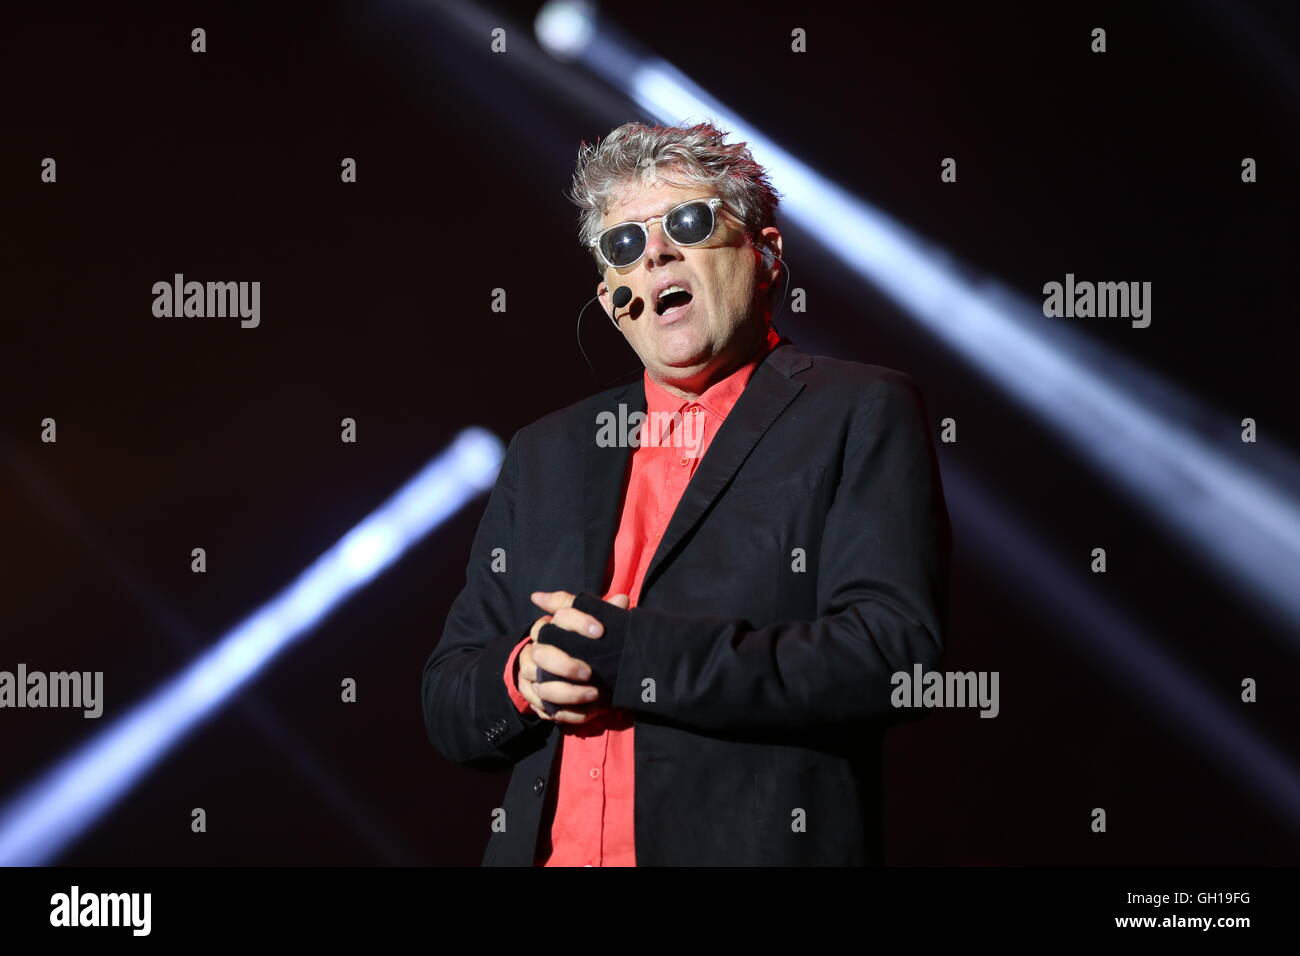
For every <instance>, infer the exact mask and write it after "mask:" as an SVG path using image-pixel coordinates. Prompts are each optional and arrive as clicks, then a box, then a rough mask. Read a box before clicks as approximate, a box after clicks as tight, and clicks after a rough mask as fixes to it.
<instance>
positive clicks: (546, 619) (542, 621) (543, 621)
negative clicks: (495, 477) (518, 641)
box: [528, 614, 551, 641]
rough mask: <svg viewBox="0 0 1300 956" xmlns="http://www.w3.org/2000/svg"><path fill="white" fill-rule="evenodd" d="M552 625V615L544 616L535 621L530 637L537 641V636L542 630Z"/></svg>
mask: <svg viewBox="0 0 1300 956" xmlns="http://www.w3.org/2000/svg"><path fill="white" fill-rule="evenodd" d="M550 623H551V615H549V614H543V615H542V616H541V617H539V618H538V619H537V620H535V621H533V626H532V627H531V628H530V629H529V631H528V636H529V637H530V638H532V639H533V640H534V641H536V640H537V635H538V633H539V632H540V631H541V629H542V628H543V627H545V626H546V625H547V624H550Z"/></svg>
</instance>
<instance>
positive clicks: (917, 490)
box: [421, 123, 950, 866]
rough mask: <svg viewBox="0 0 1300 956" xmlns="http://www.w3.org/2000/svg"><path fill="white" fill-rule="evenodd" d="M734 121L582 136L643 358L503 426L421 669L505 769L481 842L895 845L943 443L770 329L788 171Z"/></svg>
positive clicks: (730, 854) (608, 291) (880, 382)
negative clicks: (886, 768)
mask: <svg viewBox="0 0 1300 956" xmlns="http://www.w3.org/2000/svg"><path fill="white" fill-rule="evenodd" d="M726 135H727V134H725V133H723V132H720V131H719V130H717V129H715V128H714V127H713V126H711V125H709V124H707V123H702V124H699V125H695V126H691V127H689V128H682V127H668V128H665V127H658V126H654V127H650V126H645V125H643V124H639V123H629V124H626V125H624V126H620V127H619V128H617V129H615V130H614V131H612V132H611V133H610V134H609V135H608V136H606V137H605V138H604V139H603V140H601V141H600V142H598V143H597V144H596V145H594V146H589V145H587V144H583V146H582V148H581V149H580V151H579V157H578V166H577V171H576V173H575V176H574V189H573V200H574V202H576V203H577V205H578V206H579V207H580V209H581V210H582V212H581V217H580V227H579V229H580V241H581V242H582V244H583V246H584V247H586V248H588V249H589V250H590V251H591V253H592V255H593V257H594V258H595V260H596V265H597V269H598V270H599V272H600V274H601V281H600V282H599V283H598V285H597V293H598V295H599V299H600V302H601V304H602V305H603V306H604V308H605V311H606V313H607V314H608V315H609V316H610V318H611V320H612V321H613V322H614V324H615V325H616V326H617V327H618V329H619V331H620V332H621V333H622V334H623V336H624V337H625V338H626V339H627V342H628V344H629V345H630V346H631V347H632V349H633V350H634V351H635V352H636V354H637V356H638V357H639V358H640V360H641V363H642V364H643V365H644V366H645V369H644V372H643V373H639V374H638V375H637V376H636V377H635V379H634V380H633V381H630V382H626V383H624V384H621V385H618V386H615V387H614V388H611V389H609V390H607V391H603V392H601V393H600V394H598V395H595V396H592V397H591V398H588V399H585V400H583V401H581V402H578V403H576V404H574V405H571V406H569V407H568V408H564V409H561V410H559V411H556V412H552V413H551V414H549V415H546V416H545V417H543V418H541V419H539V420H538V421H536V422H534V423H533V424H531V425H528V426H527V427H525V428H522V429H520V430H519V431H518V432H517V433H516V434H515V435H514V437H513V438H512V439H511V441H510V443H509V447H508V449H507V451H506V457H505V461H504V463H503V465H502V469H501V473H500V475H499V476H498V479H497V482H496V486H495V487H494V488H493V490H492V494H491V496H490V498H489V500H488V504H487V509H486V511H485V513H484V515H483V519H482V522H481V523H480V525H479V528H478V532H477V534H476V535H475V538H474V544H473V549H472V552H471V555H470V561H469V566H468V569H467V573H466V583H465V587H464V589H463V590H462V591H461V592H460V594H459V596H458V597H457V598H456V600H455V602H454V603H453V604H452V607H451V611H450V613H449V615H448V617H447V622H446V627H445V629H444V631H443V635H442V640H441V641H440V643H439V644H438V646H437V648H436V649H435V650H434V651H433V653H432V654H431V655H430V657H429V659H428V662H427V663H426V665H425V668H424V680H423V686H422V688H421V692H422V700H423V708H424V720H425V725H426V727H427V729H428V733H429V739H430V740H431V741H432V743H433V745H434V747H435V748H436V749H437V750H438V751H439V752H440V753H442V754H443V755H444V756H446V757H447V758H448V759H450V760H453V761H456V762H459V763H463V764H466V765H469V766H474V767H478V768H482V769H507V768H508V769H510V770H511V775H510V782H509V786H508V788H507V792H506V796H505V800H504V802H503V805H502V807H500V808H496V809H495V810H494V812H493V813H492V814H490V815H485V816H484V819H483V824H484V832H485V835H487V837H488V843H487V850H486V853H485V854H484V858H483V863H484V865H487V866H528V865H544V866H636V865H642V866H650V865H705V866H753V865H778V866H781V865H861V864H870V863H879V862H881V856H882V852H881V828H882V821H881V779H880V758H881V735H882V733H883V732H884V731H885V729H886V728H887V727H888V726H890V725H891V724H893V723H897V722H898V721H899V720H901V719H902V714H901V713H900V712H899V711H896V710H895V709H894V708H893V707H892V706H891V704H890V697H891V692H892V691H893V685H892V684H891V677H892V675H894V674H895V673H898V672H907V673H909V674H910V673H911V672H912V670H913V668H914V666H915V665H917V664H920V665H921V667H922V668H923V669H924V670H930V669H933V668H935V667H936V666H937V664H938V661H939V656H940V653H941V651H942V649H943V639H944V638H943V634H944V627H945V621H946V617H947V587H948V564H949V551H950V537H949V526H948V514H947V509H946V506H945V504H944V499H943V490H942V486H941V484H940V479H939V472H938V465H937V461H936V458H935V454H934V448H933V445H932V443H931V440H930V434H929V427H928V424H927V417H926V413H925V410H924V405H923V403H922V399H921V396H920V394H919V392H918V390H917V388H916V386H915V385H914V384H913V382H912V380H911V379H910V378H909V377H908V376H907V375H905V374H903V373H901V372H897V371H893V370H891V369H887V368H883V367H881V366H878V365H867V364H862V363H859V362H850V361H843V360H840V359H832V358H826V357H823V356H812V355H807V354H805V353H803V352H801V351H800V350H799V349H798V348H796V347H795V346H794V345H793V343H791V342H790V341H789V340H788V339H786V338H783V337H781V336H780V335H778V334H777V332H776V331H775V329H774V328H773V327H772V324H771V322H772V303H773V301H774V299H775V295H774V293H775V289H776V287H777V280H778V278H779V277H780V276H781V273H782V271H783V261H784V260H783V259H782V258H781V252H782V237H781V232H780V230H779V229H778V228H777V226H776V224H775V220H776V211H777V204H778V196H777V193H776V192H775V190H774V189H773V188H772V186H771V185H770V183H769V182H768V178H767V174H766V172H765V171H764V170H763V168H762V167H761V166H759V165H758V164H757V163H756V162H755V161H754V159H753V157H752V155H751V154H750V151H749V149H748V148H747V147H746V146H745V144H743V143H736V144H725V143H724V142H723V139H724V138H725V136H726ZM622 287H626V288H627V290H628V291H630V293H631V297H630V298H627V292H623V291H621V290H622ZM632 424H635V426H636V427H632Z"/></svg>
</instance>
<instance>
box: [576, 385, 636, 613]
mask: <svg viewBox="0 0 1300 956" xmlns="http://www.w3.org/2000/svg"><path fill="white" fill-rule="evenodd" d="M620 405H622V406H623V410H622V411H621V412H620V408H619V406H620ZM645 409H646V400H645V381H644V380H643V379H642V378H637V379H636V380H635V381H633V382H629V383H628V384H627V385H625V386H623V388H621V389H619V390H618V391H616V392H615V393H614V394H613V396H612V397H611V398H610V399H609V401H608V403H607V404H606V405H604V406H603V407H600V408H598V409H597V413H599V412H603V411H608V412H612V413H613V414H614V416H615V417H616V419H617V420H618V422H619V425H620V428H619V435H620V436H622V435H623V430H622V424H623V423H624V422H625V421H626V420H627V418H628V417H629V416H630V415H632V413H633V412H643V413H644V412H645ZM596 427H597V425H596V421H595V420H594V419H593V420H591V421H587V422H582V423H580V425H579V428H581V429H583V434H582V436H581V438H580V441H581V443H582V447H583V450H584V455H585V457H586V460H585V462H584V463H583V489H582V491H583V496H582V500H583V525H582V536H583V565H582V567H583V573H582V588H583V590H585V591H590V592H591V593H592V594H594V595H596V596H597V597H604V596H605V591H604V588H605V572H606V571H607V570H608V569H609V557H610V554H611V553H612V552H613V550H614V537H615V536H616V535H617V534H618V524H619V519H620V518H621V517H622V513H623V491H624V488H625V487H626V484H627V476H628V463H629V462H630V460H631V456H632V449H631V448H630V447H629V446H628V444H627V443H626V442H624V441H621V440H620V441H618V442H616V443H615V445H614V446H613V447H609V448H602V447H600V446H599V445H597V444H596V440H595V436H596Z"/></svg>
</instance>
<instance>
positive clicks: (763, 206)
mask: <svg viewBox="0 0 1300 956" xmlns="http://www.w3.org/2000/svg"><path fill="white" fill-rule="evenodd" d="M729 135H730V133H727V132H725V131H723V130H720V129H718V128H717V127H715V126H714V125H713V124H712V123H697V124H695V125H694V126H647V125H646V124H644V123H624V124H623V125H622V126H620V127H618V128H617V129H614V130H612V131H611V132H610V133H609V134H608V135H606V136H605V137H604V139H601V140H599V141H598V142H597V144H596V145H594V146H593V145H589V144H588V143H586V142H585V141H584V142H583V143H582V145H581V146H580V147H579V148H578V166H577V170H576V171H575V172H574V174H573V189H572V191H571V192H570V193H569V198H570V199H571V200H572V201H573V202H574V204H576V205H577V207H578V208H579V210H581V212H580V213H579V216H578V241H579V243H581V245H582V247H583V248H584V249H589V245H588V244H589V243H590V242H591V241H592V240H593V239H595V238H596V236H597V235H598V234H599V233H600V223H601V218H602V217H603V216H604V215H605V213H606V212H607V211H608V210H609V208H610V207H611V206H612V205H613V204H614V202H615V200H616V199H618V198H619V197H620V196H621V195H622V194H624V193H625V192H627V191H628V190H629V189H634V188H637V187H638V186H652V185H654V183H655V182H656V181H659V180H663V181H666V182H670V183H673V184H676V185H688V184H690V185H700V186H704V187H706V188H708V189H710V190H712V191H713V192H714V194H715V195H717V196H720V197H721V198H722V200H723V201H724V202H725V203H726V204H727V208H728V209H729V210H730V211H731V213H732V215H734V216H736V217H737V218H738V219H740V220H741V221H742V222H743V223H744V225H745V230H746V232H747V233H748V234H749V235H750V236H751V237H753V236H756V235H757V234H758V231H759V230H760V229H762V228H764V227H765V226H771V225H775V224H776V209H777V206H778V204H779V203H780V201H781V200H780V193H778V192H777V190H776V189H775V188H773V186H772V184H771V182H769V180H768V177H767V171H766V170H765V169H764V168H763V167H762V166H760V165H759V164H758V163H757V162H755V161H754V157H753V154H752V153H750V151H749V147H748V145H747V144H745V143H723V139H725V138H726V137H727V136H729ZM592 258H593V260H594V261H595V264H596V271H597V272H598V273H600V274H601V275H604V269H603V267H602V265H601V262H600V258H599V256H597V255H596V254H595V252H594V251H592Z"/></svg>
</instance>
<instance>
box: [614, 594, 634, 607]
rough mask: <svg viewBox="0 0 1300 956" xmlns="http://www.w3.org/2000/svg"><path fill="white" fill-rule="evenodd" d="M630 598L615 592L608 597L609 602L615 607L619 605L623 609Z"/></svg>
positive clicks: (629, 601)
mask: <svg viewBox="0 0 1300 956" xmlns="http://www.w3.org/2000/svg"><path fill="white" fill-rule="evenodd" d="M631 600H632V599H631V598H630V597H628V596H627V595H626V594H615V595H614V596H613V597H612V598H610V599H609V603H610V604H612V605H614V606H615V607H621V608H622V609H623V610H625V611H626V610H627V606H628V604H629V603H631Z"/></svg>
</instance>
